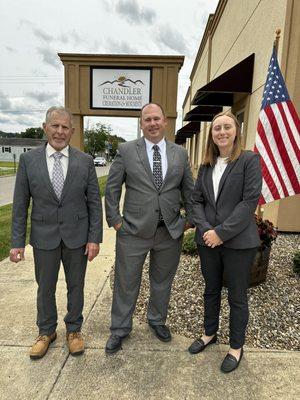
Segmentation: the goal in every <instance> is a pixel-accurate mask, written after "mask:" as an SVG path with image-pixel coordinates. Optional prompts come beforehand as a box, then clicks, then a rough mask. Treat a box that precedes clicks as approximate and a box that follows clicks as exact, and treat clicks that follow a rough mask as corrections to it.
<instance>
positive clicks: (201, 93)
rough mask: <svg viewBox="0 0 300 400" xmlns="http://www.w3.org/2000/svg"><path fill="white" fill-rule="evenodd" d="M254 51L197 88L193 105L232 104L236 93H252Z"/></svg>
mask: <svg viewBox="0 0 300 400" xmlns="http://www.w3.org/2000/svg"><path fill="white" fill-rule="evenodd" d="M254 56H255V55H254V53H253V54H251V55H250V56H249V57H247V58H245V59H244V60H243V61H241V62H240V63H238V64H236V65H235V66H234V67H232V68H230V69H229V70H228V71H226V72H224V73H223V74H222V75H220V76H218V77H217V78H216V79H214V80H212V81H211V82H209V83H208V84H207V85H205V86H203V87H202V88H200V89H199V90H197V92H196V94H195V96H194V98H193V100H192V104H193V105H214V106H232V105H233V94H234V93H252V78H253V68H254Z"/></svg>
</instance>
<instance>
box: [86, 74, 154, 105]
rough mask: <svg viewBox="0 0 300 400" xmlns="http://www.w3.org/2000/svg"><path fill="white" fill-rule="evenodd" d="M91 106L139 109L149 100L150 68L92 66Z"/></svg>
mask: <svg viewBox="0 0 300 400" xmlns="http://www.w3.org/2000/svg"><path fill="white" fill-rule="evenodd" d="M91 73H92V105H91V108H111V109H131V110H140V109H141V108H142V107H143V105H144V104H146V103H149V102H150V86H151V82H150V81H151V71H150V69H132V70H129V69H128V70H126V69H123V70H115V69H112V68H109V69H105V68H96V67H94V68H92V71H91Z"/></svg>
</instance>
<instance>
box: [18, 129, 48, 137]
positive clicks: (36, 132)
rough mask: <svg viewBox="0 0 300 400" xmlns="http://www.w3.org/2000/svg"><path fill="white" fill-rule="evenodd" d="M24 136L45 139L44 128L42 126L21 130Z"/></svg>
mask: <svg viewBox="0 0 300 400" xmlns="http://www.w3.org/2000/svg"><path fill="white" fill-rule="evenodd" d="M21 137H22V138H33V139H43V137H44V130H43V129H42V128H27V129H26V131H25V132H21Z"/></svg>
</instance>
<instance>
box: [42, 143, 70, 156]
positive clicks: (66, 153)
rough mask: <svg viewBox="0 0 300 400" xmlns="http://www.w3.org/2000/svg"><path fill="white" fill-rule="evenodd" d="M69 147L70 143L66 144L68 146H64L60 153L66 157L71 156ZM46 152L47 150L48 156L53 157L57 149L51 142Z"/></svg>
mask: <svg viewBox="0 0 300 400" xmlns="http://www.w3.org/2000/svg"><path fill="white" fill-rule="evenodd" d="M69 147H70V146H69V145H68V146H66V147H64V148H63V149H62V150H61V151H60V153H61V154H62V155H64V156H65V157H69ZM46 152H47V156H48V157H51V156H52V155H53V154H54V153H56V152H57V150H55V149H54V148H53V147H52V146H51V144H50V143H47V146H46Z"/></svg>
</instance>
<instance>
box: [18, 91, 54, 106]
mask: <svg viewBox="0 0 300 400" xmlns="http://www.w3.org/2000/svg"><path fill="white" fill-rule="evenodd" d="M25 96H27V97H30V98H31V99H34V100H36V101H38V102H39V103H45V102H49V101H50V100H51V102H53V101H54V100H56V99H57V97H58V93H56V92H26V93H25Z"/></svg>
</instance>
